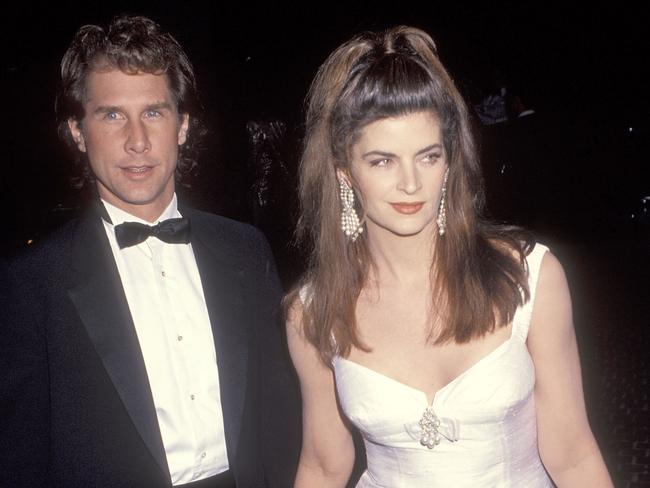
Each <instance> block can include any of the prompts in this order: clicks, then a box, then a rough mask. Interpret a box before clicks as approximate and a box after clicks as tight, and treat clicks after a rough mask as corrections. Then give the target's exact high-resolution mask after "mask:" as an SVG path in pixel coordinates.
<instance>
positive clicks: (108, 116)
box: [104, 112, 120, 120]
mask: <svg viewBox="0 0 650 488" xmlns="http://www.w3.org/2000/svg"><path fill="white" fill-rule="evenodd" d="M104 118H105V119H107V120H118V119H119V118H120V114H119V113H117V112H106V115H105V116H104Z"/></svg>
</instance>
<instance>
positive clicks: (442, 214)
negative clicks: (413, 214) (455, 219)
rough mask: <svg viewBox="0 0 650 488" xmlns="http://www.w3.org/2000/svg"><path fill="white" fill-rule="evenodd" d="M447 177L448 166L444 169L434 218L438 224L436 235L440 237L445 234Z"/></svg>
mask: <svg viewBox="0 0 650 488" xmlns="http://www.w3.org/2000/svg"><path fill="white" fill-rule="evenodd" d="M447 178H449V168H447V169H446V171H445V176H444V179H443V182H442V195H441V196H440V206H439V207H438V218H437V219H436V223H437V224H438V235H440V237H442V236H444V235H445V230H446V227H447V210H446V208H445V203H446V201H447Z"/></svg>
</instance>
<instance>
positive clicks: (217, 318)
mask: <svg viewBox="0 0 650 488" xmlns="http://www.w3.org/2000/svg"><path fill="white" fill-rule="evenodd" d="M182 213H183V215H187V216H191V215H192V214H191V213H189V214H188V212H187V210H186V209H184V210H182ZM191 225H192V250H193V251H194V256H195V257H196V263H197V265H198V268H199V274H200V276H201V284H202V285H203V293H204V295H205V302H206V305H207V308H208V314H209V316H210V323H211V324H212V334H213V337H214V345H215V350H216V353H217V366H218V369H219V387H220V390H221V408H222V410H223V418H224V428H225V433H226V447H227V450H228V457H229V459H230V460H231V463H232V462H233V461H234V459H235V455H236V453H237V447H238V440H239V433H240V430H241V425H242V415H243V412H244V400H245V396H246V386H247V378H248V368H249V353H250V352H249V349H250V348H251V345H252V344H253V338H252V337H251V336H250V333H251V331H250V330H249V329H250V328H249V327H248V326H247V324H246V323H245V321H246V320H247V319H246V317H247V316H249V315H250V312H249V311H248V310H247V309H246V304H245V303H244V298H243V293H244V289H243V283H244V280H245V276H244V271H243V270H240V269H237V268H236V265H234V264H233V260H231V259H229V254H230V252H232V250H230V249H229V248H228V246H227V243H226V242H225V239H224V238H223V236H220V235H218V234H217V233H216V232H214V231H213V229H210V228H207V227H202V226H201V225H200V222H199V219H194V220H192V221H191ZM249 306H250V304H249Z"/></svg>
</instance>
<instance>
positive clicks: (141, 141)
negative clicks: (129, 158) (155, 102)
mask: <svg viewBox="0 0 650 488" xmlns="http://www.w3.org/2000/svg"><path fill="white" fill-rule="evenodd" d="M127 130H128V134H127V138H126V143H125V150H126V152H129V153H136V154H140V153H144V152H147V151H148V150H149V149H151V142H150V141H149V134H148V132H147V127H146V126H145V124H144V123H143V122H141V121H135V122H129V124H128V126H127Z"/></svg>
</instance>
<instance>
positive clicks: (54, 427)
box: [0, 17, 300, 488]
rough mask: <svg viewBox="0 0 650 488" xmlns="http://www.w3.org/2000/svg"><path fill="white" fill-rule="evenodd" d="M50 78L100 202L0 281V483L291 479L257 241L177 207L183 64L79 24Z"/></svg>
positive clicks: (165, 47)
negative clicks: (57, 81)
mask: <svg viewBox="0 0 650 488" xmlns="http://www.w3.org/2000/svg"><path fill="white" fill-rule="evenodd" d="M61 75H62V80H61V81H62V83H61V90H60V93H59V95H58V98H57V116H58V119H59V122H60V126H59V129H60V132H61V133H62V134H64V135H65V137H67V138H68V140H69V141H70V142H71V143H72V144H73V145H74V146H75V147H76V148H77V149H78V151H79V152H80V154H81V155H82V156H83V157H84V159H85V160H86V161H87V166H86V168H87V169H88V176H89V177H90V178H92V181H94V184H95V186H96V189H97V193H98V198H97V201H96V202H95V203H94V205H93V206H92V208H90V209H88V212H87V213H86V214H85V215H84V216H83V217H82V218H80V219H78V220H75V221H73V222H71V223H70V224H68V225H67V226H65V227H64V228H62V229H59V230H58V231H57V232H55V233H54V234H53V235H52V236H50V237H49V238H48V239H47V240H46V241H45V242H43V243H40V244H39V245H37V246H36V249H33V250H31V252H30V253H27V255H25V256H22V257H19V258H18V259H16V260H15V261H14V262H13V263H11V264H10V265H9V270H8V277H7V278H6V279H4V280H3V281H4V282H5V283H8V286H7V287H6V291H5V292H4V293H3V296H2V300H3V302H4V303H2V304H0V305H2V312H1V313H2V324H0V326H1V327H2V329H1V330H2V334H0V336H1V337H2V338H1V339H0V341H1V344H2V350H1V352H0V371H2V374H3V379H2V382H1V383H0V393H1V395H0V408H1V410H0V486H11V487H23V486H25V487H27V486H29V487H38V486H61V487H84V488H87V487H93V486H97V487H127V486H128V487H164V486H171V485H173V486H191V487H200V488H202V487H233V486H237V487H238V488H242V487H262V486H272V487H286V486H289V485H290V484H291V479H292V476H293V474H294V470H295V466H296V463H297V452H298V442H299V441H298V439H299V433H298V428H297V426H296V422H297V421H298V419H299V418H300V416H299V414H298V412H297V411H296V410H297V408H296V403H297V398H298V395H297V393H296V391H295V390H294V384H295V383H294V382H293V378H292V376H291V374H290V373H289V371H290V370H289V369H288V367H287V363H286V361H285V360H286V356H285V354H284V352H283V351H284V349H283V345H282V340H281V336H280V332H279V330H280V329H279V328H278V327H277V322H278V320H279V319H280V313H279V305H280V296H281V295H280V288H279V284H278V283H279V282H278V279H277V276H276V273H275V267H274V264H273V261H272V258H271V256H270V253H269V249H268V245H267V244H266V241H265V240H264V238H263V237H261V235H260V234H259V232H257V231H256V230H254V229H253V228H252V227H249V226H246V225H244V224H239V223H236V222H233V221H230V220H228V219H225V218H221V217H217V216H215V215H210V214H206V213H203V212H199V211H197V210H193V209H191V208H187V207H184V206H182V204H177V199H176V194H175V174H176V176H182V174H183V173H184V172H187V171H188V170H189V169H191V168H192V166H193V164H194V163H193V160H192V158H191V157H190V155H191V153H192V151H193V146H194V144H195V142H196V141H195V139H196V138H197V136H199V135H200V133H201V127H200V121H199V119H198V118H197V114H198V110H197V109H198V102H197V97H196V93H195V81H194V74H193V71H192V67H191V64H190V62H189V61H188V59H187V56H186V55H185V53H184V52H183V50H182V48H181V47H180V45H179V44H178V43H177V42H176V41H175V40H174V38H173V37H172V36H171V35H169V34H168V33H165V32H163V31H162V30H161V29H160V27H159V26H158V25H157V24H156V23H154V22H152V21H151V20H149V19H147V18H144V17H119V18H117V19H115V20H114V21H113V22H112V23H111V25H110V26H108V28H107V29H103V28H102V27H99V26H85V27H82V28H81V29H80V30H79V31H78V32H77V34H76V37H75V38H74V40H73V42H72V44H71V45H70V47H69V49H68V51H67V52H66V54H65V56H64V58H63V61H62V63H61ZM179 148H180V152H179ZM280 416H282V418H281V419H280V418H279V417H280Z"/></svg>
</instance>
